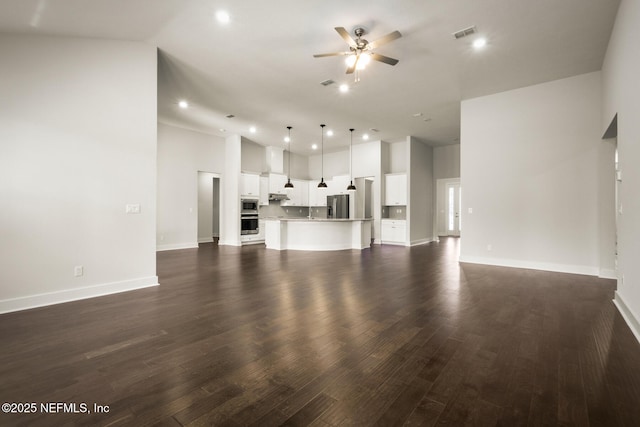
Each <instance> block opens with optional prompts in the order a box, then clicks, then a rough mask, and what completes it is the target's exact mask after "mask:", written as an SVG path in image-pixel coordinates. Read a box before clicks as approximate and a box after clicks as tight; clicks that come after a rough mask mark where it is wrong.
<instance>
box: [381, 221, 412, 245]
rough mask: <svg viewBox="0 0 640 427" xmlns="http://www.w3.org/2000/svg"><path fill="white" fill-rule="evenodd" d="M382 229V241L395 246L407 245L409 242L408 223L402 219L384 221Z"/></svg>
mask: <svg viewBox="0 0 640 427" xmlns="http://www.w3.org/2000/svg"><path fill="white" fill-rule="evenodd" d="M381 223H382V225H381V227H380V241H381V242H382V243H389V244H394V245H405V244H406V242H407V221H406V220H403V219H402V220H400V219H383V220H382V221H381Z"/></svg>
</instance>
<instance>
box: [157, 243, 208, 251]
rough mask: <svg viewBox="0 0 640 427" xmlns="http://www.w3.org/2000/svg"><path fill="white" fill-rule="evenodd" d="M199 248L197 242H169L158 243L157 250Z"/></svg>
mask: <svg viewBox="0 0 640 427" xmlns="http://www.w3.org/2000/svg"><path fill="white" fill-rule="evenodd" d="M194 248H196V249H197V248H198V244H197V243H169V244H166V245H156V252H162V251H173V250H175V249H194Z"/></svg>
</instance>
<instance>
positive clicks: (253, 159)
mask: <svg viewBox="0 0 640 427" xmlns="http://www.w3.org/2000/svg"><path fill="white" fill-rule="evenodd" d="M241 150H242V153H241V155H242V159H241V161H242V164H241V168H242V172H254V173H262V172H266V170H267V162H266V157H265V147H264V146H262V145H260V144H256V143H255V142H253V141H249V140H248V139H245V138H242V140H241Z"/></svg>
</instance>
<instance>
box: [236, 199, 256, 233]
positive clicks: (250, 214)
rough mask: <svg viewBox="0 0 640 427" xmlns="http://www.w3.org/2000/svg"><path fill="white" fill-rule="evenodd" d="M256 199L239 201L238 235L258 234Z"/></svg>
mask: <svg viewBox="0 0 640 427" xmlns="http://www.w3.org/2000/svg"><path fill="white" fill-rule="evenodd" d="M259 224H260V222H259V221H258V200H257V199H242V200H241V201H240V235H247V234H258V233H259V231H260V226H259Z"/></svg>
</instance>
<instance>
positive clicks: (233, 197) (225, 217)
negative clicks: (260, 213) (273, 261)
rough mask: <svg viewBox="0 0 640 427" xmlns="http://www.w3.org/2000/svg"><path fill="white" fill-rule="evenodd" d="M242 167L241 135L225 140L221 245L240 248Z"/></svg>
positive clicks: (231, 136)
mask: <svg viewBox="0 0 640 427" xmlns="http://www.w3.org/2000/svg"><path fill="white" fill-rule="evenodd" d="M241 165H242V142H241V138H240V135H230V136H228V137H227V138H225V163H224V175H223V176H222V179H221V180H220V185H221V187H222V200H223V203H222V206H223V209H222V211H221V213H220V223H221V224H222V228H221V230H220V244H221V245H231V246H240V244H241V242H240V169H241Z"/></svg>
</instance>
